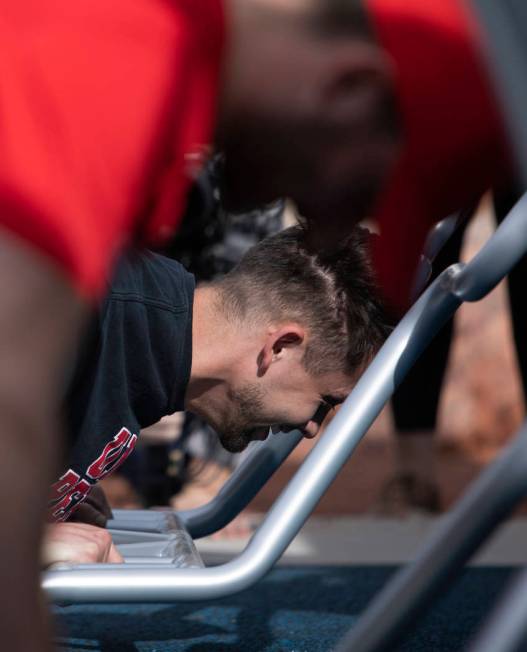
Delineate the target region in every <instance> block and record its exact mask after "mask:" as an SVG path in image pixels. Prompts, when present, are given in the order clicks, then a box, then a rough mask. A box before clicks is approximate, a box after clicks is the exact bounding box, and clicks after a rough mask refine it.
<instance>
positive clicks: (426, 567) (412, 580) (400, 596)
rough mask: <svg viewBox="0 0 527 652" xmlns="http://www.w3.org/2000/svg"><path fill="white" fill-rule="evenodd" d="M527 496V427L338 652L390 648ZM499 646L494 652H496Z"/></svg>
mask: <svg viewBox="0 0 527 652" xmlns="http://www.w3.org/2000/svg"><path fill="white" fill-rule="evenodd" d="M526 493H527V426H524V427H523V428H522V430H520V432H519V434H518V436H517V438H516V439H515V440H514V441H513V443H512V444H510V445H509V446H508V448H507V449H506V450H505V451H504V452H503V453H502V454H501V456H500V457H499V458H498V460H496V461H495V462H494V463H493V464H491V465H490V466H489V467H488V468H487V469H485V470H484V471H483V472H482V473H481V474H480V476H479V477H478V478H477V480H476V481H475V482H474V483H473V484H472V485H471V487H470V489H469V490H468V491H467V492H466V493H465V494H464V496H463V498H462V499H461V500H460V501H459V502H458V503H457V504H456V506H455V507H454V509H453V510H451V511H450V512H449V513H448V514H447V515H446V516H444V517H443V519H442V520H441V522H440V524H439V525H438V527H437V529H436V530H435V531H434V532H433V533H432V535H431V536H430V537H429V539H428V541H427V542H426V543H425V545H424V546H423V549H422V552H421V553H420V554H419V556H418V557H417V559H416V560H415V561H413V562H412V563H411V564H408V565H407V566H406V567H404V568H403V569H402V570H401V571H399V572H398V573H397V574H396V575H395V577H394V578H393V579H392V580H390V581H389V582H388V584H387V585H386V586H385V588H383V589H382V590H381V591H380V593H379V594H378V595H377V596H376V597H375V598H374V599H373V601H372V603H371V604H370V605H369V606H368V608H367V609H366V611H365V612H364V614H363V615H362V616H361V617H360V618H359V620H358V622H357V623H356V625H355V626H354V627H353V629H352V630H351V632H350V633H349V635H348V636H347V637H346V638H345V639H344V641H343V642H342V643H341V645H340V646H339V647H338V648H337V652H351V651H353V652H374V651H375V652H380V651H381V650H392V649H393V648H394V647H395V645H396V643H397V642H398V640H399V638H400V637H401V636H402V634H403V633H404V630H405V628H406V627H407V626H408V625H409V624H410V623H412V622H414V621H415V619H416V618H417V616H418V615H419V614H420V613H422V611H423V610H424V609H425V608H426V607H427V605H428V604H429V602H430V600H431V599H432V598H433V597H434V596H435V595H436V594H437V593H438V591H439V590H440V589H441V588H442V587H443V586H445V585H446V584H447V583H448V582H449V581H450V580H451V579H452V577H454V576H455V574H456V573H458V572H459V570H460V569H461V568H462V567H463V565H464V564H465V563H466V561H467V560H468V559H469V558H470V557H471V556H472V555H473V554H474V553H475V552H476V550H477V549H478V547H479V546H480V545H481V544H482V543H483V542H484V541H485V539H486V538H487V537H488V535H489V534H490V533H491V532H492V531H493V530H494V529H495V528H496V527H497V526H498V525H499V524H500V523H501V522H502V521H503V519H504V518H505V517H506V516H508V515H509V514H510V512H511V511H512V509H513V508H514V507H515V506H516V505H517V504H518V502H519V501H521V500H522V499H523V498H524V496H525V494H526ZM498 649H500V648H494V650H493V652H497V650H498Z"/></svg>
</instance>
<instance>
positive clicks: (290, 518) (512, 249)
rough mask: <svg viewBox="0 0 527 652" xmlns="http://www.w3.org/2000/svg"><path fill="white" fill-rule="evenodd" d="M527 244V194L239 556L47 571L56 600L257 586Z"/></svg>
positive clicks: (444, 282)
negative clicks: (411, 380) (411, 379)
mask: <svg viewBox="0 0 527 652" xmlns="http://www.w3.org/2000/svg"><path fill="white" fill-rule="evenodd" d="M526 250H527V199H526V198H525V197H523V198H522V199H521V200H520V201H519V202H518V204H517V205H516V206H515V207H514V208H513V210H512V211H511V212H510V213H509V215H508V216H507V218H506V219H505V220H504V221H503V222H502V224H501V225H500V227H499V228H498V229H497V231H496V233H495V234H494V235H493V236H492V237H491V238H490V239H489V241H488V242H487V243H486V244H485V246H484V247H483V248H482V250H481V251H480V252H479V253H478V254H477V255H476V256H475V257H474V258H473V259H472V260H471V261H470V262H469V263H468V264H466V265H463V264H457V265H453V266H451V267H449V268H448V269H447V270H445V271H444V272H443V273H442V274H441V275H440V276H439V277H438V278H437V279H436V281H435V282H434V283H433V284H432V285H431V286H430V287H429V288H428V289H427V290H426V292H425V293H424V294H423V295H422V296H421V297H420V299H419V300H418V301H417V302H416V304H415V305H414V306H413V307H412V308H411V310H410V311H409V312H408V313H407V315H406V316H405V317H404V318H403V320H402V321H401V322H400V324H399V325H398V326H397V328H396V329H395V330H394V331H393V333H392V334H391V336H390V337H389V338H388V340H387V341H386V343H385V344H384V346H383V347H382V349H381V350H380V351H379V353H378V354H377V356H376V357H375V359H374V360H373V361H372V363H371V364H370V366H369V367H368V369H367V370H366V371H365V373H364V374H363V375H362V377H361V379H360V380H359V381H358V383H357V385H356V387H355V389H354V390H353V392H352V393H351V394H350V396H349V397H348V398H347V399H346V401H345V402H344V404H343V405H342V407H341V409H340V410H339V412H338V414H337V415H336V416H335V418H334V419H333V420H332V422H331V424H330V425H329V426H328V428H327V430H326V432H325V433H324V435H323V436H322V437H321V439H320V440H319V441H318V443H317V444H316V446H315V447H314V448H313V450H312V451H311V453H310V454H309V455H308V456H307V457H306V459H305V461H304V463H303V464H302V466H301V467H300V469H298V471H297V472H296V474H295V476H294V477H293V478H292V480H291V481H290V482H289V484H288V486H287V487H286V488H285V490H284V491H283V492H282V494H281V495H280V497H279V498H278V499H277V501H276V502H275V504H274V505H273V507H272V508H271V510H270V511H269V513H268V515H267V517H266V518H265V520H264V521H263V522H262V523H261V525H260V527H259V528H258V530H257V531H256V532H255V534H254V535H253V537H252V539H251V540H250V542H249V544H248V545H247V547H246V548H245V550H244V551H243V552H242V553H241V554H240V555H239V556H238V557H237V558H236V559H234V560H232V561H229V562H228V563H226V564H223V565H221V566H216V567H212V568H197V569H184V568H183V569H179V568H166V567H159V566H158V567H153V568H142V567H133V568H132V567H127V568H125V569H123V568H122V566H120V565H115V564H104V565H78V566H71V567H69V568H68V569H66V570H60V571H50V572H48V573H45V574H44V577H43V582H42V585H43V588H44V590H45V591H46V593H47V594H48V596H49V598H50V599H51V600H54V601H57V602H77V603H89V602H159V601H163V602H165V601H166V602H170V601H173V600H182V599H184V600H201V599H209V598H217V597H221V596H226V595H230V594H232V593H235V592H237V591H241V590H243V589H245V588H247V587H249V586H250V585H252V584H254V583H255V582H256V581H257V580H259V579H260V578H261V577H262V576H263V575H264V574H265V573H266V572H267V571H268V570H269V569H270V568H271V567H272V566H273V564H274V563H275V562H276V561H277V560H278V559H279V557H280V556H281V555H282V553H283V552H284V551H285V549H286V548H287V546H288V545H289V544H290V543H291V541H292V540H293V538H294V537H295V536H296V534H297V533H298V531H299V530H300V528H301V527H302V525H303V524H304V522H305V521H306V519H307V518H308V516H309V515H310V513H311V511H312V510H313V509H314V507H315V506H316V504H317V503H318V501H319V500H320V498H321V497H322V495H323V493H324V492H325V491H326V489H327V488H328V486H329V485H330V484H331V482H332V481H333V479H334V478H335V476H336V474H337V473H338V471H339V470H340V469H341V467H342V466H343V465H344V464H345V462H346V461H347V459H348V458H349V456H350V455H351V453H352V452H353V450H354V449H355V447H356V446H357V445H358V443H359V442H360V441H361V439H362V437H363V436H364V434H365V432H366V431H367V430H368V428H369V427H370V425H371V424H372V422H373V421H374V419H375V418H376V417H377V415H378V414H379V412H380V411H381V409H382V408H383V406H384V404H385V403H386V402H387V400H388V399H389V398H390V396H391V395H392V393H393V391H394V390H395V388H396V387H397V386H398V385H399V383H400V382H401V381H402V379H403V378H404V376H405V375H406V373H407V371H408V370H409V369H410V367H411V366H412V365H413V363H414V362H415V360H416V359H417V358H418V356H419V355H420V354H421V352H422V351H423V349H424V348H425V347H426V346H427V345H428V343H429V342H430V340H431V339H432V338H433V336H434V335H435V333H436V332H437V331H438V330H439V328H440V327H441V326H442V324H443V323H444V322H445V321H446V320H447V319H449V318H450V317H451V316H452V315H453V313H454V312H455V310H456V309H457V307H458V306H459V305H460V304H461V303H462V302H463V301H475V300H477V299H479V298H481V297H482V296H485V294H487V293H488V292H489V291H490V290H491V289H492V288H493V287H494V286H495V285H497V283H498V282H499V281H500V280H501V279H502V278H503V277H504V276H505V275H506V274H507V273H508V272H509V271H510V269H511V268H512V267H513V266H514V265H515V264H516V262H517V261H518V260H519V259H520V258H521V257H522V255H523V254H524V253H525V251H526ZM187 520H190V519H189V516H188V515H187Z"/></svg>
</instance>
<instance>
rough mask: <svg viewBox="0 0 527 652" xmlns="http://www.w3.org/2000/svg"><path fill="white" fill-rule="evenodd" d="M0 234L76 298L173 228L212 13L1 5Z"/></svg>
mask: <svg viewBox="0 0 527 652" xmlns="http://www.w3.org/2000/svg"><path fill="white" fill-rule="evenodd" d="M1 4H2V11H1V14H0V43H1V44H2V56H1V57H0V224H1V225H2V226H3V227H4V228H6V229H8V230H9V231H11V232H14V233H15V234H17V235H18V236H20V237H21V238H22V239H24V240H26V241H29V242H30V243H31V244H32V245H34V246H35V247H36V248H37V249H39V250H40V251H41V252H43V253H44V254H46V255H48V256H49V257H51V258H52V259H54V260H55V261H56V262H57V263H58V264H59V265H60V267H61V268H62V269H63V271H65V273H66V274H67V275H68V277H69V278H70V279H71V281H72V283H73V284H74V286H75V287H76V288H77V289H78V291H79V292H80V293H82V294H83V295H84V296H86V297H88V298H90V299H92V298H95V297H96V296H97V295H98V293H99V292H100V291H101V290H103V289H104V287H105V278H106V274H107V272H108V268H109V267H110V265H111V264H112V262H113V260H114V258H115V256H116V254H117V252H118V250H119V249H120V248H121V247H122V246H123V245H124V244H125V243H127V242H128V241H129V240H130V238H131V237H132V234H133V237H135V238H137V239H139V240H140V241H141V242H143V243H145V244H156V243H157V242H158V241H160V240H163V239H166V238H167V236H169V235H170V234H171V233H172V232H173V231H174V230H175V229H176V227H177V224H178V220H179V217H180V215H181V213H182V209H183V205H184V198H185V195H186V191H187V188H188V185H189V182H190V176H191V175H190V174H189V170H188V168H189V165H188V161H187V159H188V155H189V154H191V153H193V152H196V151H198V152H199V151H200V149H201V148H203V147H204V146H205V145H207V144H208V143H210V140H211V135H212V127H213V120H214V113H215V99H216V96H217V85H218V77H219V69H220V65H221V59H222V47H223V27H224V25H223V15H222V10H221V6H220V0H173V1H167V0H132V1H130V0H111V1H110V2H107V1H101V0H75V1H74V2H71V0H47V1H46V2H42V1H41V0H40V1H39V0H17V1H16V2H10V1H8V0H2V2H1Z"/></svg>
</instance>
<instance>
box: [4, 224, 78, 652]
mask: <svg viewBox="0 0 527 652" xmlns="http://www.w3.org/2000/svg"><path fill="white" fill-rule="evenodd" d="M0 297H1V302H0V361H1V364H0V433H1V435H0V513H1V514H2V519H3V522H4V523H5V524H6V525H7V527H5V528H3V530H2V536H1V537H0V578H1V582H0V603H1V604H2V609H1V610H0V631H1V632H2V647H3V648H4V649H6V650H24V651H25V652H37V651H38V652H42V651H43V650H48V649H50V648H51V643H50V633H49V625H48V618H47V614H46V612H45V610H44V608H43V604H44V601H43V600H42V596H41V594H40V587H39V572H40V555H39V553H40V542H41V538H42V529H43V524H44V513H45V506H46V502H47V496H48V492H49V485H50V483H51V481H52V477H53V475H54V472H55V466H56V463H57V459H58V455H57V452H58V446H59V444H60V442H59V439H58V437H57V432H58V431H59V429H58V425H59V424H58V412H59V404H60V400H61V396H62V392H63V387H64V382H65V377H66V373H67V369H68V364H69V363H70V360H71V359H72V353H73V351H74V347H75V345H76V343H77V340H78V336H79V333H80V330H81V327H82V324H83V322H84V318H85V314H86V312H87V310H86V307H85V306H84V305H83V304H82V302H81V301H80V300H79V299H78V298H77V297H76V295H75V292H74V291H73V289H72V288H71V287H70V285H69V284H68V282H67V281H66V279H65V278H64V277H63V276H62V275H61V274H60V272H59V271H58V270H57V269H55V267H54V266H53V264H52V263H51V262H49V261H48V259H47V258H45V257H43V256H40V255H39V254H37V253H36V252H34V251H33V250H32V249H30V248H29V247H26V246H25V245H24V244H23V243H22V241H20V240H18V239H16V238H13V237H11V236H10V235H9V234H8V233H7V232H5V231H0ZM28 624H31V626H28Z"/></svg>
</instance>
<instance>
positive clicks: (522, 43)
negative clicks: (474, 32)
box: [472, 0, 527, 187]
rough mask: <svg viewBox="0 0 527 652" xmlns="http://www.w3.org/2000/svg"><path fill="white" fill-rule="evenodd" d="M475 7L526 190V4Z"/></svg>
mask: <svg viewBox="0 0 527 652" xmlns="http://www.w3.org/2000/svg"><path fill="white" fill-rule="evenodd" d="M472 5H473V7H474V10H475V12H476V16H477V18H478V19H479V21H480V23H481V25H482V28H483V32H484V35H485V36H486V38H485V48H484V54H485V55H486V56H487V61H488V65H489V68H490V71H491V73H492V76H493V81H494V86H495V88H496V90H497V91H498V97H499V98H500V99H501V108H502V113H503V115H504V117H505V119H506V125H507V127H508V132H509V140H510V142H511V144H512V146H513V150H514V153H515V158H516V162H517V164H518V169H519V171H520V172H521V177H522V181H523V187H526V186H527V121H526V120H525V116H526V114H527V84H526V83H525V82H526V80H527V3H526V2H525V0H472Z"/></svg>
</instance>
